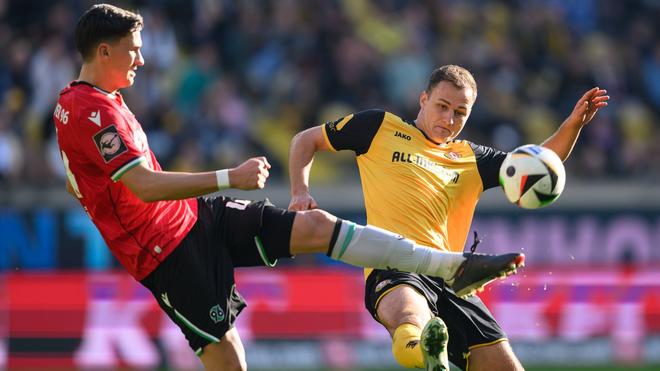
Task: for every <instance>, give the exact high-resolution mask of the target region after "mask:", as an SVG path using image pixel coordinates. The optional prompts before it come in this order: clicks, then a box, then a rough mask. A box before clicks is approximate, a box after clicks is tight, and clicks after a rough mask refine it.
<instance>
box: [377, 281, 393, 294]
mask: <svg viewBox="0 0 660 371" xmlns="http://www.w3.org/2000/svg"><path fill="white" fill-rule="evenodd" d="M391 282H392V280H391V279H386V280H384V281H382V282H380V283H378V285H376V292H378V291H380V290H382V289H383V287H385V286H387V285H388V284H390V283H391Z"/></svg>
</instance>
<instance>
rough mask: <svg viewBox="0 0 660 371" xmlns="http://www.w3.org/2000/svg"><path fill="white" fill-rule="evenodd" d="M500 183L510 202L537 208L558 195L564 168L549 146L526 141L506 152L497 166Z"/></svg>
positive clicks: (563, 182)
mask: <svg viewBox="0 0 660 371" xmlns="http://www.w3.org/2000/svg"><path fill="white" fill-rule="evenodd" d="M500 184H501V185H502V189H503V190H504V193H505V194H506V198H508V199H509V201H511V202H512V203H514V204H516V205H518V206H520V207H522V208H524V209H538V208H540V207H544V206H547V205H549V204H551V203H552V202H553V201H554V200H556V199H557V198H558V197H559V195H560V194H561V192H562V191H563V190H564V185H565V184H566V171H565V170H564V164H562V162H561V160H560V159H559V156H557V154H555V153H554V152H553V151H552V150H551V149H548V148H545V147H541V146H537V145H533V144H528V145H524V146H521V147H518V148H516V149H514V150H513V152H511V153H509V154H508V155H507V156H506V158H505V159H504V162H503V163H502V167H500Z"/></svg>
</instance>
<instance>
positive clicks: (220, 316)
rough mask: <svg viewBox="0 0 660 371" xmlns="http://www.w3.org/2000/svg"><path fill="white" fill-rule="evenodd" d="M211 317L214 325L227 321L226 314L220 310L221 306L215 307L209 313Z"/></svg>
mask: <svg viewBox="0 0 660 371" xmlns="http://www.w3.org/2000/svg"><path fill="white" fill-rule="evenodd" d="M209 316H211V320H213V322H214V323H218V322H222V321H224V319H225V312H224V311H223V310H222V308H220V305H218V304H216V305H214V306H213V307H212V308H211V310H210V311H209Z"/></svg>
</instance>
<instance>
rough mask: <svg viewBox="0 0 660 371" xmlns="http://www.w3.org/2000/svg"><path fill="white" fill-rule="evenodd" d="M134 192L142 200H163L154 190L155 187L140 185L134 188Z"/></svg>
mask: <svg viewBox="0 0 660 371" xmlns="http://www.w3.org/2000/svg"><path fill="white" fill-rule="evenodd" d="M133 193H134V194H135V196H137V198H139V199H140V201H142V202H155V201H160V200H161V199H160V197H159V196H158V194H157V192H155V191H154V190H153V187H145V186H142V187H138V189H137V190H134V191H133Z"/></svg>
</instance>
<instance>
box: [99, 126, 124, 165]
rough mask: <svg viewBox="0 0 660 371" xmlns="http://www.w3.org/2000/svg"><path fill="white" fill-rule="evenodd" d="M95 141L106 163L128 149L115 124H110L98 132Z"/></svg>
mask: <svg viewBox="0 0 660 371" xmlns="http://www.w3.org/2000/svg"><path fill="white" fill-rule="evenodd" d="M94 143H95V144H96V148H98V149H99V152H101V156H103V160H104V161H105V162H106V163H108V162H110V161H112V159H114V158H115V157H117V156H119V155H121V154H122V153H124V152H126V151H127V150H128V148H127V147H126V144H124V141H123V140H122V139H121V136H120V135H119V133H118V132H117V127H116V126H115V125H110V126H108V127H106V128H104V129H103V130H101V131H99V132H98V133H96V134H95V135H94Z"/></svg>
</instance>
